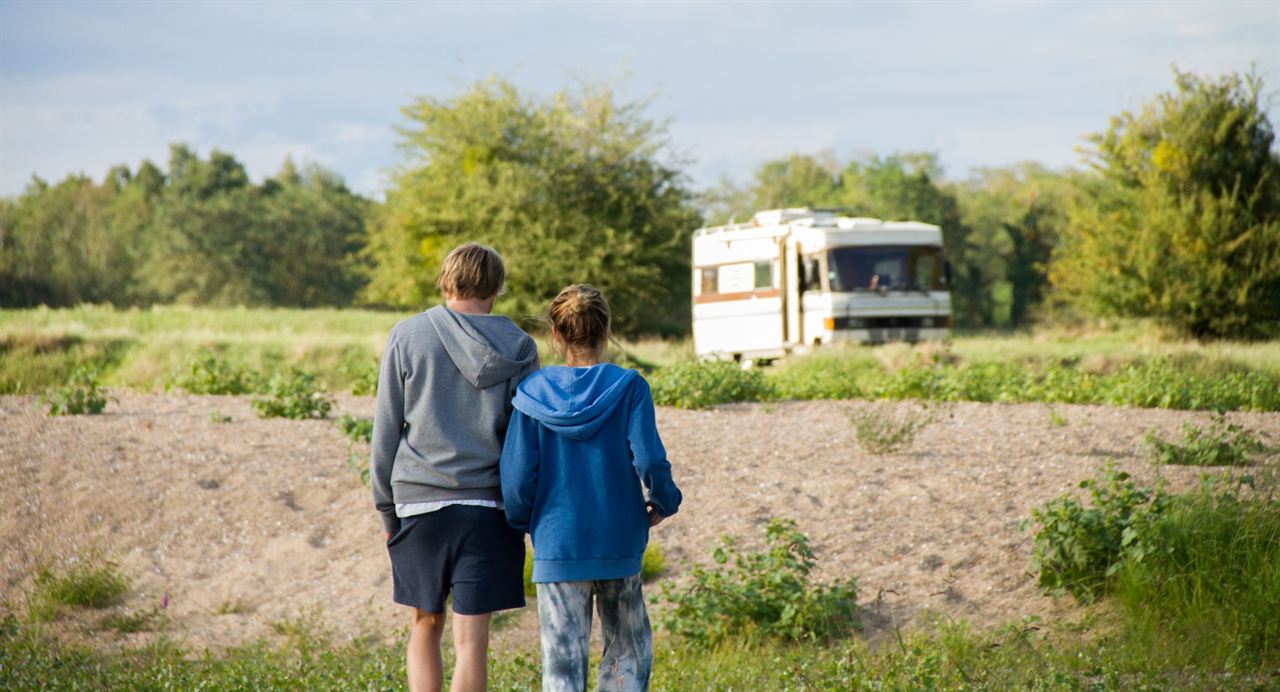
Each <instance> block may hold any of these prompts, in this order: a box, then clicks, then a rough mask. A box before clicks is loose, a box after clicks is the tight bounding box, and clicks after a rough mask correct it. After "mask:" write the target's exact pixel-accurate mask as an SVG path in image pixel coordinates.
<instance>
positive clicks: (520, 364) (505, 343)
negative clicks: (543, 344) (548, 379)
mask: <svg viewBox="0 0 1280 692" xmlns="http://www.w3.org/2000/svg"><path fill="white" fill-rule="evenodd" d="M426 315H427V318H428V319H430V320H431V325H432V326H433V327H435V329H436V334H438V335H439V336H440V343H441V344H442V345H443V346H444V349H445V351H446V352H447V353H448V354H449V358H450V359H452V360H453V364H454V365H456V366H457V367H458V371H459V372H461V373H462V376H463V377H465V378H466V380H467V381H468V382H470V383H471V385H472V386H473V387H476V388H478V389H484V388H486V387H491V386H493V385H495V384H497V383H499V382H503V381H505V380H507V379H510V378H511V376H512V375H515V374H516V373H518V372H520V371H521V370H522V369H524V368H525V367H526V366H527V365H529V363H532V362H533V359H534V358H537V357H538V349H537V348H529V347H528V345H527V344H529V343H532V342H530V341H527V340H526V339H525V338H524V337H525V333H524V332H523V331H521V330H520V328H519V327H517V326H516V323H515V322H512V321H511V320H510V318H507V317H505V316H502V315H468V314H465V313H460V312H454V311H453V310H450V309H448V308H446V307H444V306H443V305H437V306H436V307H433V308H431V309H430V310H427V312H426ZM523 351H527V353H526V352H523Z"/></svg>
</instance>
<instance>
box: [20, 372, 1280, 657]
mask: <svg viewBox="0 0 1280 692" xmlns="http://www.w3.org/2000/svg"><path fill="white" fill-rule="evenodd" d="M115 396H116V397H118V401H116V402H113V403H111V404H110V405H109V406H108V408H107V412H106V413H105V414H104V415H100V416H72V417H60V418H49V417H46V416H45V415H44V413H43V409H42V408H40V407H39V405H38V402H37V401H36V400H34V399H33V398H31V397H14V396H5V397H0V429H3V431H4V432H3V437H2V438H0V545H3V560H0V602H6V603H8V607H9V608H13V609H20V608H21V607H22V603H23V602H24V599H25V594H26V593H27V592H28V591H29V589H30V586H31V579H32V575H33V574H34V573H35V572H36V570H37V569H38V567H39V566H40V565H41V564H45V563H48V562H50V561H65V560H68V559H72V558H74V557H76V556H84V555H88V554H90V553H91V552H93V551H98V552H99V553H100V554H101V555H104V556H106V557H108V558H111V559H113V560H115V561H116V562H117V563H118V564H119V566H120V568H121V570H122V571H123V572H124V573H125V574H127V575H128V576H129V577H130V578H131V579H132V581H133V589H132V591H131V592H130V594H129V596H128V599H127V602H126V603H125V605H124V606H123V608H124V609H127V610H130V611H135V612H136V611H139V610H145V609H148V608H152V607H155V606H156V605H157V604H158V603H159V602H160V601H161V599H162V598H163V597H164V595H165V594H168V607H167V608H166V609H165V611H164V613H165V614H166V615H167V624H166V625H165V626H164V631H165V633H166V634H167V635H168V636H170V637H173V638H176V639H178V640H179V641H182V642H185V643H186V645H188V646H189V647H191V648H193V649H197V650H198V649H201V648H203V647H206V646H213V647H222V646H227V645H233V644H236V643H238V642H243V641H248V640H252V639H255V638H258V637H262V636H270V635H271V633H272V632H273V629H275V628H273V624H278V623H282V622H286V621H288V620H291V619H296V618H298V617H299V616H300V614H304V613H309V614H310V616H311V617H313V618H314V619H315V620H317V621H319V622H322V623H323V624H324V625H325V626H327V628H328V629H329V630H331V631H332V632H333V633H334V635H335V636H336V637H337V638H339V639H341V638H345V637H354V636H360V635H362V634H369V633H374V634H379V635H390V633H392V632H393V631H394V630H395V629H396V628H398V627H402V626H403V625H404V624H405V621H406V616H405V614H404V613H403V612H402V609H401V608H400V607H398V606H395V605H393V604H391V603H390V588H391V586H390V567H389V564H388V562H387V559H386V555H385V551H384V549H383V547H382V545H381V534H380V525H379V523H378V520H377V517H376V516H375V514H374V512H373V509H372V501H371V499H370V497H369V491H368V489H367V488H365V487H364V486H362V485H361V484H360V482H359V480H358V478H357V475H356V472H355V471H354V470H353V469H352V468H351V467H350V465H349V462H348V456H349V444H348V441H347V440H346V438H345V437H344V436H343V435H342V434H341V433H340V431H339V430H338V428H337V426H336V425H335V423H334V421H333V420H328V421H303V422H299V421H289V420H280V419H276V420H261V419H258V418H257V417H256V416H255V415H254V413H253V411H252V409H251V408H250V406H249V402H248V399H246V398H240V397H214V396H185V395H167V396H162V395H150V394H137V393H132V392H122V391H117V392H115ZM864 406H883V407H886V408H887V409H895V410H896V409H903V408H906V409H915V408H917V405H916V404H914V403H909V402H907V403H887V402H886V403H878V404H871V403H866V402H796V403H786V404H771V405H742V406H726V407H721V408H718V409H715V410H711V411H679V410H674V409H660V410H659V412H658V424H659V427H660V430H661V432H662V435H663V438H664V440H665V442H666V443H667V447H668V452H669V454H670V457H671V459H672V461H673V463H674V464H675V469H676V479H677V482H678V483H679V484H680V485H681V487H682V488H683V490H684V493H685V506H684V508H683V510H682V511H681V513H680V515H678V516H677V517H675V518H673V519H672V520H670V521H669V522H667V523H664V524H663V525H662V526H661V527H659V528H658V529H657V530H656V531H655V533H654V540H655V541H656V542H657V543H658V544H659V545H660V546H661V547H662V548H663V550H664V551H665V553H666V555H667V561H668V564H669V566H670V568H671V569H670V572H669V574H668V577H667V578H671V579H677V580H679V579H680V578H681V575H682V573H684V572H685V571H686V569H685V565H686V563H688V562H689V561H694V562H706V561H709V557H708V551H709V548H710V547H711V546H712V544H713V543H714V542H715V541H716V537H717V536H719V535H720V534H722V533H725V532H733V533H737V534H740V535H742V536H744V538H745V539H746V541H747V543H748V544H753V543H759V542H761V532H760V531H759V527H760V526H762V525H763V523H764V522H765V521H767V520H768V518H769V517H774V516H777V517H790V518H793V519H795V520H796V521H797V522H798V523H799V526H800V528H801V530H803V531H804V532H805V533H806V534H807V535H808V536H809V538H810V540H811V542H812V544H813V546H814V548H815V549H816V551H817V553H818V557H819V560H820V569H819V575H820V576H821V577H823V578H830V577H835V576H845V575H856V576H857V577H858V579H859V587H860V594H861V596H860V598H861V600H862V601H863V603H864V605H866V606H868V608H869V609H870V616H869V620H870V624H871V625H872V626H873V628H874V627H883V626H885V625H886V624H887V623H890V622H893V621H897V622H898V623H900V624H907V623H910V622H912V621H913V620H915V619H918V618H920V617H921V615H922V614H924V613H927V612H934V613H945V614H947V615H950V616H952V617H956V618H961V617H963V618H968V619H970V620H972V621H973V622H975V624H978V625H998V624H1001V623H1004V622H1008V621H1011V620H1016V619H1019V618H1021V617H1023V616H1025V615H1031V614H1040V615H1053V614H1054V613H1055V609H1069V606H1068V605H1067V604H1065V603H1064V604H1057V605H1055V604H1054V602H1053V601H1052V600H1051V599H1047V598H1043V597H1041V596H1039V595H1038V594H1037V591H1036V589H1035V587H1034V582H1033V580H1032V578H1031V577H1029V576H1028V575H1027V574H1026V569H1027V561H1028V556H1029V552H1030V544H1031V539H1030V536H1029V535H1028V534H1025V533H1020V532H1019V531H1018V522H1019V521H1020V520H1021V519H1022V518H1024V517H1026V516H1028V513H1029V510H1030V508H1031V507H1033V506H1035V505H1038V504H1041V503H1043V502H1044V501H1045V500H1047V499H1049V498H1051V497H1054V496H1057V495H1058V494H1060V493H1063V492H1066V491H1070V490H1073V489H1075V487H1076V484H1077V483H1078V482H1079V481H1080V480H1081V479H1083V478H1086V477H1088V476H1090V475H1091V474H1092V472H1093V470H1094V469H1095V468H1096V467H1098V466H1099V465H1100V464H1101V463H1103V462H1104V460H1105V459H1107V458H1113V459H1115V461H1116V463H1117V465H1119V466H1120V467H1121V468H1124V469H1126V470H1128V471H1130V472H1131V473H1133V474H1134V475H1135V476H1137V477H1139V478H1140V479H1145V480H1149V479H1151V478H1152V477H1153V470H1152V469H1151V467H1150V465H1149V464H1148V463H1147V461H1146V460H1145V456H1144V455H1143V453H1142V438H1143V436H1144V435H1145V434H1146V432H1147V430H1149V429H1153V428H1154V429H1156V430H1158V431H1159V432H1161V433H1162V434H1164V435H1165V436H1166V437H1171V436H1172V435H1173V434H1174V433H1176V432H1177V430H1178V428H1179V426H1180V425H1181V424H1182V423H1183V422H1184V421H1187V420H1199V421H1204V420H1206V419H1207V418H1208V415H1207V414H1203V413H1190V412H1175V411H1161V410H1143V409H1119V408H1104V407H1094V406H1058V407H1055V409H1054V410H1055V411H1057V413H1058V414H1059V415H1060V416H1062V417H1065V418H1066V420H1067V424H1066V425H1054V423H1053V421H1051V416H1050V413H1049V411H1050V409H1049V408H1048V407H1046V406H1044V405H1041V404H1019V405H1003V404H976V403H964V404H957V405H953V406H950V407H946V408H945V409H942V410H940V412H939V413H938V415H937V418H936V419H935V421H934V422H933V423H932V424H931V425H929V426H928V427H927V428H926V429H925V430H923V432H921V433H920V434H919V436H918V437H917V438H916V440H915V443H914V444H913V445H912V446H911V447H910V448H909V449H907V450H906V451H904V452H900V453H895V454H888V455H883V456H874V455H870V454H867V453H865V452H863V451H860V450H859V448H858V446H857V445H856V444H855V443H854V440H853V433H852V429H851V426H850V424H849V422H848V418H847V414H846V411H848V410H850V409H854V408H858V407H864ZM337 409H338V410H337V411H336V412H335V414H334V417H335V418H336V417H337V416H339V415H341V413H344V412H349V413H353V414H356V415H364V416H367V415H371V414H372V410H373V400H372V399H371V398H360V397H342V398H340V399H339V402H338V407H337ZM226 416H229V417H230V418H231V420H230V421H229V422H218V420H216V419H218V418H222V417H226ZM1230 419H1231V420H1232V421H1233V422H1236V423H1239V424H1241V425H1243V426H1245V427H1246V428H1248V429H1250V430H1252V431H1255V432H1262V433H1265V434H1268V435H1270V441H1269V443H1270V444H1271V445H1272V446H1273V447H1274V446H1275V445H1276V444H1277V443H1280V414H1257V413H1236V414H1230ZM356 451H357V452H358V453H360V454H365V453H366V449H365V448H364V446H363V445H361V446H358V447H357V448H356ZM1200 472H1201V471H1200V470H1199V469H1187V468H1168V469H1165V471H1164V475H1165V477H1166V478H1167V479H1169V481H1170V483H1171V485H1172V486H1173V487H1174V488H1182V487H1186V486H1188V485H1189V484H1191V483H1193V482H1194V481H1195V479H1197V478H1198V477H1199V475H1200ZM654 591H656V589H654ZM533 611H534V609H533V608H526V609H525V611H523V612H521V613H519V614H518V615H516V616H514V617H509V618H506V619H505V621H504V622H503V623H501V624H502V626H501V627H500V628H499V631H498V634H497V641H496V645H497V646H499V647H503V646H526V645H529V644H530V643H532V641H534V640H535V639H536V636H537V634H536V627H537V624H536V613H534V612H533ZM77 622H78V621H77V620H76V617H75V616H73V617H72V618H70V620H69V623H70V624H69V625H68V626H67V628H66V629H67V630H68V631H71V632H75V631H80V630H82V629H83V627H80V626H79V625H78V624H77ZM154 636H155V633H147V632H142V633H136V634H129V635H120V634H113V635H111V638H112V641H115V642H117V643H120V644H125V643H138V642H140V641H145V640H147V639H148V638H151V637H154Z"/></svg>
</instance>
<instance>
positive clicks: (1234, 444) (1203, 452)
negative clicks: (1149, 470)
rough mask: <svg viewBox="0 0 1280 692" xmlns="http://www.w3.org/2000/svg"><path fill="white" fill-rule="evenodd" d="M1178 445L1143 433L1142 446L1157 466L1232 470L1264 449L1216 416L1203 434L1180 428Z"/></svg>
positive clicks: (1191, 425) (1197, 428)
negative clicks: (1173, 465)
mask: <svg viewBox="0 0 1280 692" xmlns="http://www.w3.org/2000/svg"><path fill="white" fill-rule="evenodd" d="M1182 435H1183V439H1182V442H1181V443H1179V442H1166V441H1165V440H1163V439H1161V438H1160V437H1159V436H1157V435H1156V434H1155V431H1154V430H1152V431H1149V432H1148V433H1147V436H1146V438H1145V439H1144V442H1145V444H1146V446H1147V448H1148V449H1150V450H1151V454H1152V456H1153V457H1154V459H1155V461H1156V462H1157V463H1161V464H1178V465H1184V466H1236V465H1241V464H1247V463H1249V457H1250V455H1253V454H1257V453H1258V452H1261V451H1262V450H1263V449H1264V447H1263V445H1262V442H1260V441H1259V440H1258V438H1256V437H1254V436H1253V435H1251V434H1249V433H1248V432H1247V431H1246V430H1244V429H1243V428H1241V427H1240V426H1238V425H1235V424H1233V423H1228V422H1227V419H1226V416H1221V415H1220V416H1218V417H1217V418H1215V419H1214V420H1213V423H1211V424H1210V426H1209V429H1208V430H1203V429H1201V428H1200V426H1198V425H1196V424H1195V423H1191V422H1187V423H1184V424H1183V425H1182Z"/></svg>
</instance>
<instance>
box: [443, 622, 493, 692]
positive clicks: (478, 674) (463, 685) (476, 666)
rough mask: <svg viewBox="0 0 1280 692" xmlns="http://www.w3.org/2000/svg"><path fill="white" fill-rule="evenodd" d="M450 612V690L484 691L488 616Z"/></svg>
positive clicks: (487, 653) (487, 672) (487, 681)
mask: <svg viewBox="0 0 1280 692" xmlns="http://www.w3.org/2000/svg"><path fill="white" fill-rule="evenodd" d="M490 615H491V613H485V614H483V615H459V614H457V613H454V614H453V650H454V653H456V654H457V660H455V661H454V664H453V682H452V683H451V684H450V685H449V689H450V690H451V692H484V690H485V688H486V687H488V684H489V617H490Z"/></svg>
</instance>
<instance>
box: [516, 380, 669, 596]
mask: <svg viewBox="0 0 1280 692" xmlns="http://www.w3.org/2000/svg"><path fill="white" fill-rule="evenodd" d="M512 403H513V404H514V406H515V411H514V412H513V413H512V415H511V422H510V424H509V425H508V427H507V438H506V444H505V445H504V446H503V449H502V460H501V462H500V474H501V478H502V501H503V504H504V506H505V508H506V513H507V520H508V521H509V522H511V525H512V526H514V527H515V528H517V529H520V530H521V531H527V532H528V533H529V534H530V536H531V537H532V538H533V553H534V559H533V581H535V582H558V581H586V580H593V579H621V578H623V577H628V576H631V575H633V574H637V573H639V572H640V561H641V558H642V557H643V556H644V549H645V545H646V544H647V543H648V542H649V521H648V516H647V510H646V508H645V493H644V488H648V489H649V501H650V502H653V504H654V505H655V508H656V510H657V512H658V513H659V514H662V515H663V516H670V515H672V514H675V513H676V510H678V509H679V508H680V489H679V488H677V487H676V484H675V481H673V480H672V479H671V464H670V463H669V462H668V461H667V451H666V449H664V448H663V446H662V440H661V439H660V438H659V437H658V428H657V424H656V422H655V420H654V413H653V398H652V396H651V395H650V394H649V383H648V382H645V380H644V378H643V377H641V376H640V373H638V372H636V371H634V370H624V369H623V368H620V367H618V366H616V365H612V364H609V363H603V364H600V365H593V366H591V367H586V368H571V367H561V366H555V367H548V368H543V369H542V370H539V371H537V372H535V373H534V374H532V375H530V376H529V377H528V378H527V379H525V380H524V382H523V383H521V384H520V386H519V388H517V390H516V396H515V400H514V401H513V402H512ZM642 484H643V486H644V487H643V488H642V487H641V485H642Z"/></svg>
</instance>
